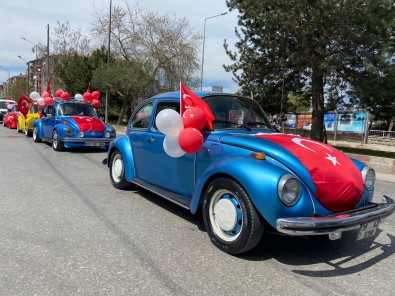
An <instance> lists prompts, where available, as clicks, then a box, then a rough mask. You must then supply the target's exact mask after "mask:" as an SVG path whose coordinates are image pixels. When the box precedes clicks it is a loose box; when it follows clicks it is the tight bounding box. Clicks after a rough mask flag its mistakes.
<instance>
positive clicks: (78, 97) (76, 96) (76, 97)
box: [74, 94, 84, 101]
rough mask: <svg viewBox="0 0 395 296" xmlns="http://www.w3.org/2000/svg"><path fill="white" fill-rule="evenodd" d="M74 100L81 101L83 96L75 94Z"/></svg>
mask: <svg viewBox="0 0 395 296" xmlns="http://www.w3.org/2000/svg"><path fill="white" fill-rule="evenodd" d="M74 100H76V101H83V100H84V97H83V96H82V95H81V94H75V96H74Z"/></svg>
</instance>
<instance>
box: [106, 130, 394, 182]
mask: <svg viewBox="0 0 395 296" xmlns="http://www.w3.org/2000/svg"><path fill="white" fill-rule="evenodd" d="M114 128H115V130H116V131H117V134H124V133H125V132H126V127H125V126H114ZM328 144H329V145H332V146H337V147H352V148H361V149H369V150H376V151H386V152H394V153H395V146H387V145H379V144H369V143H367V144H365V143H363V144H361V143H360V142H348V141H331V140H329V141H328ZM347 155H349V156H350V157H353V158H355V159H358V160H360V161H362V162H364V163H366V164H367V165H369V166H371V167H372V168H373V169H374V170H375V171H376V177H377V179H379V180H383V181H389V182H395V160H394V159H393V158H383V157H376V156H368V155H361V154H351V153H347Z"/></svg>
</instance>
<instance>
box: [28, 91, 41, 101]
mask: <svg viewBox="0 0 395 296" xmlns="http://www.w3.org/2000/svg"><path fill="white" fill-rule="evenodd" d="M29 97H30V98H31V99H32V100H33V101H37V100H38V99H39V98H40V94H39V93H38V92H36V91H32V92H31V93H30V95H29Z"/></svg>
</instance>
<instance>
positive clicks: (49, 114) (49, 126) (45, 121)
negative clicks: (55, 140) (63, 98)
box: [42, 105, 55, 139]
mask: <svg viewBox="0 0 395 296" xmlns="http://www.w3.org/2000/svg"><path fill="white" fill-rule="evenodd" d="M44 114H45V116H43V117H42V131H43V136H44V138H47V139H51V138H52V131H53V127H54V125H55V107H54V106H52V105H50V106H47V107H46V108H45V113H44Z"/></svg>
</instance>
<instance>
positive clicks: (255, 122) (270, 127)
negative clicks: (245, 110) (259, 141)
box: [246, 121, 276, 129]
mask: <svg viewBox="0 0 395 296" xmlns="http://www.w3.org/2000/svg"><path fill="white" fill-rule="evenodd" d="M246 124H247V125H255V126H260V125H264V126H266V127H267V128H269V129H276V128H275V127H274V126H272V125H271V124H268V123H266V122H262V121H253V122H247V123H246Z"/></svg>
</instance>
